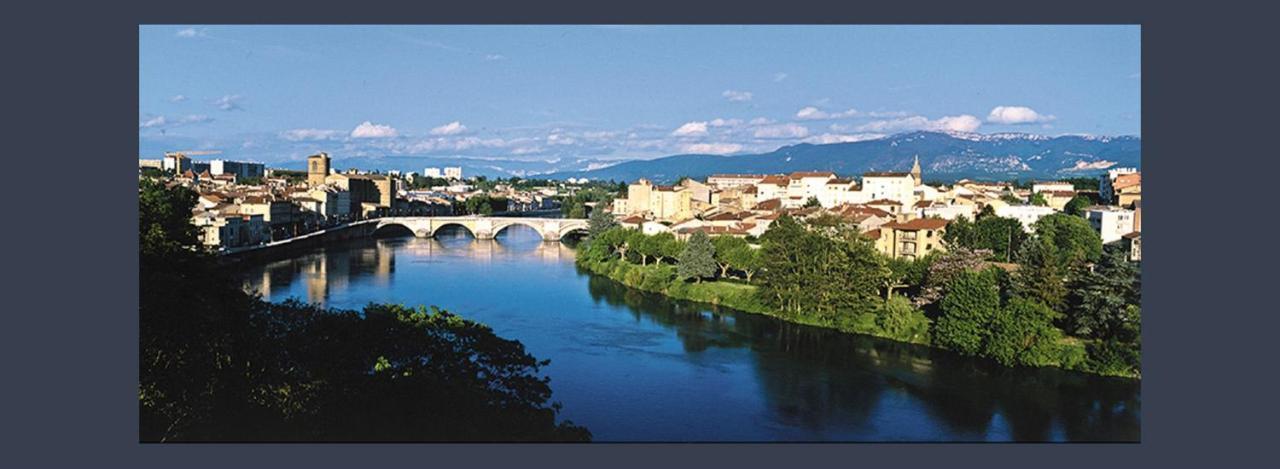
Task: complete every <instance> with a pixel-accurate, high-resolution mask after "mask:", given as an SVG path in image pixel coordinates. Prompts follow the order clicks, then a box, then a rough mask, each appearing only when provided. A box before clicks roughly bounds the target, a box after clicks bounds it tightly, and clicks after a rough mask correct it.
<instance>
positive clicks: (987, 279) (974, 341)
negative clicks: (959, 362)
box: [933, 269, 1000, 355]
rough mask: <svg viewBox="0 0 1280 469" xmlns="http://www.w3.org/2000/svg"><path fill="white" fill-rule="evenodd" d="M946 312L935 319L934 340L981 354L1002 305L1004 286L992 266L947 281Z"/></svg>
mask: <svg viewBox="0 0 1280 469" xmlns="http://www.w3.org/2000/svg"><path fill="white" fill-rule="evenodd" d="M940 303H941V310H942V314H941V315H940V316H939V317H938V319H937V321H936V322H935V323H934V328H933V340H934V342H935V343H937V344H938V345H941V346H943V347H946V348H949V349H952V350H955V351H958V352H960V353H963V354H965V355H979V354H980V353H982V352H983V350H984V349H985V346H986V342H987V338H988V337H989V336H990V334H991V331H990V329H989V328H988V325H989V324H990V322H991V319H992V317H993V316H994V315H995V314H996V312H997V311H999V309H1000V286H999V283H998V281H997V279H996V275H995V273H994V272H993V271H992V270H991V269H988V270H984V271H980V272H962V273H960V274H958V275H956V276H955V278H953V279H952V280H951V283H950V284H948V285H947V288H946V292H945V293H944V295H943V297H942V301H941V302H940Z"/></svg>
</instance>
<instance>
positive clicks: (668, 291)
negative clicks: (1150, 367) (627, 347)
mask: <svg viewBox="0 0 1280 469" xmlns="http://www.w3.org/2000/svg"><path fill="white" fill-rule="evenodd" d="M576 264H577V265H578V266H579V267H582V268H583V269H586V270H587V271H589V272H591V273H594V274H596V275H600V276H603V277H606V278H608V279H610V280H613V281H615V282H618V283H621V284H623V285H625V286H627V287H630V288H634V289H637V290H643V291H647V292H652V293H658V294H662V295H665V296H667V297H670V298H674V299H679V300H688V301H694V302H699V303H706V304H711V305H717V306H724V307H728V308H732V309H736V310H739V311H743V312H747V313H753V314H760V315H765V316H770V317H775V318H778V319H782V320H784V321H788V322H793V323H797V324H804V325H809V326H817V327H823V328H829V329H835V330H838V331H840V332H845V333H850V334H862V335H869V336H874V337H879V338H883V339H888V340H894V341H899V342H907V343H914V344H919V345H925V346H928V347H933V348H939V349H944V350H945V348H944V347H940V346H938V345H937V344H934V343H932V342H930V340H929V337H928V334H927V333H924V334H921V333H911V332H907V333H903V332H898V333H894V332H891V331H889V330H886V329H885V328H882V327H881V325H880V324H879V323H877V317H876V314H875V313H860V314H850V315H846V316H842V317H841V318H840V319H838V320H831V319H825V318H820V317H816V316H811V315H803V314H794V313H788V312H785V311H779V310H776V309H774V308H771V307H769V306H767V305H765V304H764V303H763V302H761V301H760V300H759V298H758V297H757V295H756V291H757V289H758V287H757V286H755V285H750V284H746V283H740V282H734V281H724V280H717V281H704V282H701V283H694V282H687V281H683V280H680V279H678V278H677V277H676V268H675V266H672V265H667V264H651V265H637V264H633V263H630V262H626V261H624V260H621V259H617V258H610V259H607V260H604V261H599V262H596V261H589V260H584V259H582V258H578V259H577V261H576ZM1058 346H1059V350H1060V354H1059V355H1060V357H1061V358H1060V359H1059V360H1058V362H1057V363H1056V365H1055V366H1054V367H1056V368H1062V369H1066V370H1071V371H1079V372H1083V373H1089V374H1096V375H1102V376H1112V377H1120V378H1130V379H1135V380H1136V379H1140V378H1141V375H1140V373H1137V372H1135V371H1134V370H1131V369H1118V368H1117V367H1115V366H1114V365H1111V364H1110V363H1109V362H1108V361H1107V360H1106V358H1109V357H1097V356H1094V355H1095V354H1091V353H1090V350H1091V349H1090V347H1089V344H1088V343H1086V342H1085V341H1083V340H1080V339H1078V338H1074V337H1067V338H1064V339H1063V340H1062V341H1060V342H1059V343H1058ZM1104 351H1105V349H1104Z"/></svg>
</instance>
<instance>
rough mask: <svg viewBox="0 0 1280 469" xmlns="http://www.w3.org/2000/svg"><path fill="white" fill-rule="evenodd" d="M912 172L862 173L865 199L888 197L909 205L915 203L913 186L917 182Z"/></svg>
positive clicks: (905, 205)
mask: <svg viewBox="0 0 1280 469" xmlns="http://www.w3.org/2000/svg"><path fill="white" fill-rule="evenodd" d="M916 178H917V176H916V175H913V174H912V173H894V172H874V171H873V172H868V173H863V174H862V192H863V197H864V198H865V199H867V200H881V199H888V200H892V201H895V202H898V203H900V204H902V206H904V207H911V206H914V205H915V204H916V192H915V186H916V185H917V184H919V182H917V181H918V179H916Z"/></svg>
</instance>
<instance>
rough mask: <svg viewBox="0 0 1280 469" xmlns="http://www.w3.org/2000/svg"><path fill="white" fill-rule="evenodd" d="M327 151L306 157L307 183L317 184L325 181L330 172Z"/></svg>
mask: <svg viewBox="0 0 1280 469" xmlns="http://www.w3.org/2000/svg"><path fill="white" fill-rule="evenodd" d="M329 164H330V161H329V154H328V153H318V154H315V155H311V156H308V157H307V185H311V186H319V185H321V184H324V183H325V180H326V178H328V177H329V173H330V166H329Z"/></svg>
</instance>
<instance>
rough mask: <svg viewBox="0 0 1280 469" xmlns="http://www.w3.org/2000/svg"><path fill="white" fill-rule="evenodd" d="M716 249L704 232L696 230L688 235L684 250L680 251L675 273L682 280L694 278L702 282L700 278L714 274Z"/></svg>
mask: <svg viewBox="0 0 1280 469" xmlns="http://www.w3.org/2000/svg"><path fill="white" fill-rule="evenodd" d="M715 255H716V249H715V246H714V245H712V244H711V238H709V237H708V236H707V234H706V233H704V232H701V231H696V232H694V233H693V235H692V236H690V237H689V242H688V243H686V244H685V247H684V251H683V252H681V253H680V264H679V265H677V266H676V275H677V276H679V277H680V278H681V279H682V280H688V279H694V281H695V282H697V283H702V279H704V278H710V277H714V276H715V275H716V261H715Z"/></svg>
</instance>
